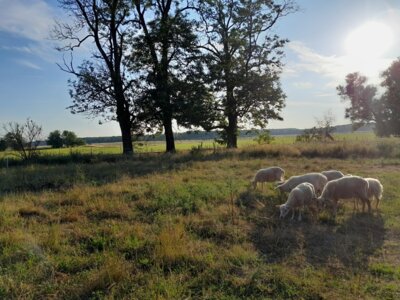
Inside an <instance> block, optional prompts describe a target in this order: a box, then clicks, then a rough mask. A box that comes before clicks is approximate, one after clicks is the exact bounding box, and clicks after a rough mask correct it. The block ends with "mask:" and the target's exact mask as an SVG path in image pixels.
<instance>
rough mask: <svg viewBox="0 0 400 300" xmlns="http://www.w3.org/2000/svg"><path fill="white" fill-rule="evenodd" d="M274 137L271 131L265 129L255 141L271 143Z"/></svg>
mask: <svg viewBox="0 0 400 300" xmlns="http://www.w3.org/2000/svg"><path fill="white" fill-rule="evenodd" d="M274 139H275V138H274V137H273V136H271V133H270V132H269V131H268V130H263V131H261V132H260V133H259V134H258V135H257V137H256V138H255V139H254V141H256V142H257V144H259V145H261V144H271V142H272V141H273V140H274Z"/></svg>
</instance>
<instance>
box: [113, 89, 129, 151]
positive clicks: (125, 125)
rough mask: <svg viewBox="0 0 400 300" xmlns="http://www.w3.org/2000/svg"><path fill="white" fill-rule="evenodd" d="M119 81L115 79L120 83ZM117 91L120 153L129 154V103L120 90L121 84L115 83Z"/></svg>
mask: <svg viewBox="0 0 400 300" xmlns="http://www.w3.org/2000/svg"><path fill="white" fill-rule="evenodd" d="M120 82H121V81H119V82H118V81H117V83H120ZM116 86H117V87H119V88H118V89H117V93H116V99H117V120H118V123H119V127H120V128H121V135H122V153H123V154H125V155H130V154H132V153H133V145H132V126H131V122H130V113H129V104H128V103H127V101H126V99H125V96H124V94H123V92H122V85H120V84H118V85H117V84H116Z"/></svg>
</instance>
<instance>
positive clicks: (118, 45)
mask: <svg viewBox="0 0 400 300" xmlns="http://www.w3.org/2000/svg"><path fill="white" fill-rule="evenodd" d="M59 3H60V5H61V7H62V8H64V9H65V10H66V11H68V12H69V13H70V15H71V16H72V17H73V19H74V20H75V22H74V23H73V24H58V25H57V27H56V28H55V30H54V34H55V37H56V38H57V39H59V40H63V41H66V42H67V45H66V46H65V47H61V48H60V50H64V51H72V50H74V49H75V48H77V47H80V46H81V45H82V44H83V43H84V42H86V41H88V40H92V41H93V42H94V46H95V47H94V48H93V49H92V50H93V52H92V56H91V58H90V60H86V61H84V62H83V63H82V64H81V65H80V67H79V68H78V70H76V69H75V68H74V66H73V63H72V59H71V61H70V62H69V63H68V62H66V61H65V60H64V66H60V68H61V69H62V70H64V71H66V72H68V73H70V74H73V75H74V76H75V77H76V80H71V81H69V84H70V87H71V90H70V95H71V97H72V99H73V104H72V105H71V106H70V107H69V109H70V110H71V112H72V113H85V114H88V115H89V116H96V117H98V116H101V117H104V118H105V119H111V120H116V121H118V123H119V126H120V129H121V135H122V144H123V153H124V154H130V153H133V145H132V131H137V130H139V125H138V124H139V123H140V122H139V121H138V120H137V118H136V110H135V109H136V108H135V107H134V97H133V91H132V86H133V84H134V79H133V78H131V76H130V75H129V74H128V73H127V72H126V69H125V59H126V56H127V52H128V50H129V45H128V44H127V41H128V36H130V35H132V34H133V32H132V31H133V29H134V26H132V22H133V19H132V18H131V1H129V0H59ZM71 53H72V52H71ZM71 55H72V54H71Z"/></svg>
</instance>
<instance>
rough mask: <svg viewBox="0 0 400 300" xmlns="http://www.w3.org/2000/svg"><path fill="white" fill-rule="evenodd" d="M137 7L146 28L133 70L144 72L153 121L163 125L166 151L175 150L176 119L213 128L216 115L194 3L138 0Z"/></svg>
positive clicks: (144, 90) (138, 39)
mask: <svg viewBox="0 0 400 300" xmlns="http://www.w3.org/2000/svg"><path fill="white" fill-rule="evenodd" d="M134 5H135V10H136V14H137V16H138V22H139V24H140V27H141V29H142V31H141V34H139V35H138V36H136V37H135V38H134V40H133V44H134V49H135V51H134V55H133V57H132V59H131V61H132V70H133V71H134V72H135V73H140V74H141V76H140V79H141V80H140V81H141V82H142V97H141V100H142V102H141V103H142V106H143V107H146V111H147V112H148V117H147V120H149V119H151V120H152V121H154V122H155V123H156V124H158V125H159V127H163V129H164V132H165V139H166V151H167V152H174V151H175V141H174V134H173V129H172V123H173V120H176V122H177V124H178V125H181V126H185V127H187V128H190V127H191V126H192V125H194V126H203V127H207V126H209V125H210V120H211V119H212V113H213V107H212V101H211V100H212V99H211V95H210V94H209V93H208V90H207V88H206V86H205V83H204V82H203V81H202V71H203V70H202V66H201V64H200V60H199V57H200V51H199V49H198V48H197V43H198V41H197V37H196V35H195V34H194V33H193V30H192V27H193V26H194V22H193V20H190V19H189V18H188V14H187V11H188V10H189V9H194V7H192V6H190V5H189V3H187V2H185V1H179V0H175V1H173V0H166V1H151V0H145V1H140V0H137V1H134Z"/></svg>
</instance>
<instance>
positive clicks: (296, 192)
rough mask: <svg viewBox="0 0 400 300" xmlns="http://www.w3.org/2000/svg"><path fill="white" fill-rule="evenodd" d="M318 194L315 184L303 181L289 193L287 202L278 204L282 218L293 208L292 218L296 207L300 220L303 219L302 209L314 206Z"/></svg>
mask: <svg viewBox="0 0 400 300" xmlns="http://www.w3.org/2000/svg"><path fill="white" fill-rule="evenodd" d="M316 199H317V197H316V195H315V190H314V186H313V185H312V184H311V183H308V182H303V183H300V184H299V185H297V186H296V187H295V188H294V189H293V190H292V191H291V192H290V194H289V197H288V200H287V201H286V203H284V204H281V205H277V206H278V207H279V210H280V218H281V219H282V218H284V217H285V216H286V215H287V214H288V213H289V211H290V210H291V209H292V210H293V213H292V220H293V218H294V215H295V209H298V210H299V216H298V220H299V221H301V210H302V209H303V208H304V207H305V206H307V207H308V208H314V204H316Z"/></svg>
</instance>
